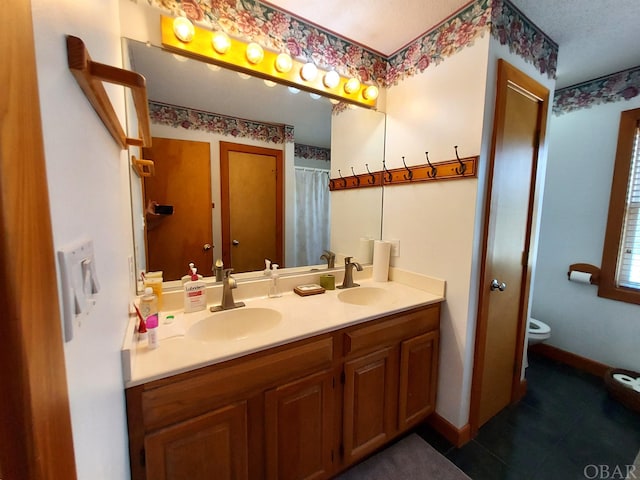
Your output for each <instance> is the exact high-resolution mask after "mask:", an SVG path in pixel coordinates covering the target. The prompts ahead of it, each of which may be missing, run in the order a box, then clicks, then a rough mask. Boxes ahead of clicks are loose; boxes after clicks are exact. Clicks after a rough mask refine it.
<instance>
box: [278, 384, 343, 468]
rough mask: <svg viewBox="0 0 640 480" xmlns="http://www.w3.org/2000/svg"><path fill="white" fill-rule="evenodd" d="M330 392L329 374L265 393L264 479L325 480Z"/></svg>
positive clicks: (328, 460) (328, 457)
mask: <svg viewBox="0 0 640 480" xmlns="http://www.w3.org/2000/svg"><path fill="white" fill-rule="evenodd" d="M333 404H334V389H333V377H332V374H331V372H330V371H325V372H321V373H317V374H314V375H310V376H307V377H304V378H301V379H299V380H296V381H294V382H291V383H288V384H286V385H282V386H280V387H277V388H275V389H273V390H269V391H267V392H266V393H265V438H266V463H267V478H270V479H274V480H276V479H277V480H289V479H311V478H327V477H328V475H329V473H330V471H331V467H332V439H333V435H332V428H331V427H332V425H333V423H332V422H333V412H334V410H333Z"/></svg>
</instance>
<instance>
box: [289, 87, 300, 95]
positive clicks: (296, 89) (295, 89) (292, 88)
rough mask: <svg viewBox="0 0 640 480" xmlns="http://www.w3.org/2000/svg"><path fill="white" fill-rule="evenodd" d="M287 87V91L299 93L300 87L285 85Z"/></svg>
mask: <svg viewBox="0 0 640 480" xmlns="http://www.w3.org/2000/svg"><path fill="white" fill-rule="evenodd" d="M287 88H288V89H289V91H290V92H291V93H293V94H294V95H296V94H298V93H300V89H299V88H296V87H287Z"/></svg>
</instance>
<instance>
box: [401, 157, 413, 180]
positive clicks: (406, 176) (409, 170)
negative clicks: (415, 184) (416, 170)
mask: <svg viewBox="0 0 640 480" xmlns="http://www.w3.org/2000/svg"><path fill="white" fill-rule="evenodd" d="M402 164H403V165H404V168H406V169H407V172H409V173H408V174H406V173H405V174H404V179H405V180H411V179H412V178H413V172H412V171H411V169H410V168H409V167H407V164H406V163H405V161H404V157H402Z"/></svg>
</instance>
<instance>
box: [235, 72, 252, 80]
mask: <svg viewBox="0 0 640 480" xmlns="http://www.w3.org/2000/svg"><path fill="white" fill-rule="evenodd" d="M236 73H237V74H238V76H239V77H240V78H241V79H243V80H248V79H249V78H251V75H249V74H248V73H244V72H236Z"/></svg>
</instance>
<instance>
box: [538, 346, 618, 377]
mask: <svg viewBox="0 0 640 480" xmlns="http://www.w3.org/2000/svg"><path fill="white" fill-rule="evenodd" d="M529 349H530V350H531V351H532V352H535V353H539V354H540V355H543V356H545V357H548V358H550V359H552V360H556V361H558V362H561V363H566V364H567V365H569V366H571V367H574V368H577V369H578V370H582V371H584V372H587V373H590V374H592V375H596V376H598V377H602V376H603V375H604V374H605V373H606V372H607V370H609V368H611V367H609V366H608V365H605V364H604V363H600V362H596V361H595V360H591V359H590V358H585V357H581V356H580V355H576V354H575V353H571V352H567V351H566V350H561V349H560V348H557V347H553V346H551V345H547V344H545V343H537V344H535V345H532V346H531V347H529Z"/></svg>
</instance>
